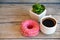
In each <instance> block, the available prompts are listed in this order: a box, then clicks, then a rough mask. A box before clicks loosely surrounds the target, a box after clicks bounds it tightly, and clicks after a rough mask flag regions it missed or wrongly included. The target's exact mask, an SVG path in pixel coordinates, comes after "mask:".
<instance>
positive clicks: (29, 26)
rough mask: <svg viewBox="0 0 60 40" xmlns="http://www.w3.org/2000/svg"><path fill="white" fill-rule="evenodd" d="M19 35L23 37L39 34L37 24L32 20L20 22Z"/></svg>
mask: <svg viewBox="0 0 60 40" xmlns="http://www.w3.org/2000/svg"><path fill="white" fill-rule="evenodd" d="M21 33H22V35H24V36H36V35H38V34H39V24H38V23H37V22H36V21H34V20H26V21H24V22H22V27H21Z"/></svg>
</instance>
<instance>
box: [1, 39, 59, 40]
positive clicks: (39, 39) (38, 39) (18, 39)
mask: <svg viewBox="0 0 60 40" xmlns="http://www.w3.org/2000/svg"><path fill="white" fill-rule="evenodd" d="M0 40H60V39H0Z"/></svg>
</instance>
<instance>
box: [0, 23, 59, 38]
mask: <svg viewBox="0 0 60 40" xmlns="http://www.w3.org/2000/svg"><path fill="white" fill-rule="evenodd" d="M20 27H21V23H5V24H0V38H28V37H24V36H22V35H21V33H20ZM30 38H60V24H58V26H57V30H56V32H55V33H54V34H53V35H44V34H43V33H42V32H40V33H39V35H38V36H36V37H30Z"/></svg>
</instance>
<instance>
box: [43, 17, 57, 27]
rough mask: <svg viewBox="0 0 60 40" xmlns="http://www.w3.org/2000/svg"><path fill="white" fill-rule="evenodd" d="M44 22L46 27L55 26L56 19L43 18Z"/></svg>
mask: <svg viewBox="0 0 60 40" xmlns="http://www.w3.org/2000/svg"><path fill="white" fill-rule="evenodd" d="M42 24H43V25H45V26H46V27H53V26H55V24H56V21H55V20H54V19H52V18H46V19H44V20H43V22H42Z"/></svg>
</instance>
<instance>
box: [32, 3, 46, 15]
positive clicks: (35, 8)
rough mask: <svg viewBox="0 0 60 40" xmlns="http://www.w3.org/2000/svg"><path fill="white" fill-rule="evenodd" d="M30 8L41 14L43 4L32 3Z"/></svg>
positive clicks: (43, 8)
mask: <svg viewBox="0 0 60 40" xmlns="http://www.w3.org/2000/svg"><path fill="white" fill-rule="evenodd" d="M32 8H33V9H32V11H33V12H34V13H36V14H41V13H42V12H43V11H44V10H45V6H44V5H41V4H39V3H36V4H34V5H33V6H32Z"/></svg>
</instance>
